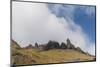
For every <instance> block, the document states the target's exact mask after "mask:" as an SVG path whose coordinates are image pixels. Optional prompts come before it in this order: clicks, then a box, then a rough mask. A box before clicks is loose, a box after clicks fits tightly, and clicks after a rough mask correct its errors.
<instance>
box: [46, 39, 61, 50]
mask: <svg viewBox="0 0 100 67" xmlns="http://www.w3.org/2000/svg"><path fill="white" fill-rule="evenodd" d="M59 48H60V46H59V43H58V42H56V41H49V42H48V44H47V45H46V46H45V50H49V49H59Z"/></svg>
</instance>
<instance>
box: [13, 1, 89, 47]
mask: <svg viewBox="0 0 100 67" xmlns="http://www.w3.org/2000/svg"><path fill="white" fill-rule="evenodd" d="M12 5H13V7H12V15H13V16H12V38H13V39H14V40H15V41H17V42H18V43H19V44H20V46H22V47H25V46H27V45H28V44H30V43H31V44H33V45H34V43H35V42H38V43H39V44H42V43H47V42H48V41H49V40H55V41H58V42H59V43H61V42H63V41H64V42H66V39H67V38H69V39H70V40H71V42H72V43H73V44H74V45H75V46H79V47H81V48H82V49H84V48H85V47H86V44H87V43H88V42H87V41H88V40H87V39H88V38H87V37H86V35H85V34H84V33H83V32H82V29H81V27H80V26H79V25H77V24H75V23H74V22H73V20H71V19H70V18H69V20H68V21H66V20H65V19H64V18H63V17H61V18H58V17H56V15H54V14H52V13H51V12H50V10H49V9H48V8H47V5H46V4H42V3H26V2H13V3H12Z"/></svg>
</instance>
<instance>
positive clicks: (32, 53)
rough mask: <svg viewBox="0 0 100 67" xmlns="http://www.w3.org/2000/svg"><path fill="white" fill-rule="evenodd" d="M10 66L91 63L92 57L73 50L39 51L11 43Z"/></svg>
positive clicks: (31, 47) (93, 58)
mask: <svg viewBox="0 0 100 67" xmlns="http://www.w3.org/2000/svg"><path fill="white" fill-rule="evenodd" d="M11 46H12V64H15V65H27V64H48V63H62V62H77V61H93V60H95V57H94V56H91V55H89V54H87V53H84V52H81V51H79V50H75V49H49V50H39V49H38V48H35V47H33V46H30V48H29V46H28V48H21V47H20V46H18V44H17V43H16V42H15V41H12V45H11Z"/></svg>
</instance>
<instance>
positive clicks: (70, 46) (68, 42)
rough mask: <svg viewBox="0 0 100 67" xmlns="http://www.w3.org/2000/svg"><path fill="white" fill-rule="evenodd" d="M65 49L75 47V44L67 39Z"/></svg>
mask: <svg viewBox="0 0 100 67" xmlns="http://www.w3.org/2000/svg"><path fill="white" fill-rule="evenodd" d="M67 49H75V46H74V45H73V44H72V43H71V42H70V40H69V39H67Z"/></svg>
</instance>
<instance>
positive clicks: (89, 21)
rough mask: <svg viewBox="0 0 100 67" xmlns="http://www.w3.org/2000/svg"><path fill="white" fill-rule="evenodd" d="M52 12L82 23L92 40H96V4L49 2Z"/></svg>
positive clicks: (84, 30) (78, 23)
mask: <svg viewBox="0 0 100 67" xmlns="http://www.w3.org/2000/svg"><path fill="white" fill-rule="evenodd" d="M48 7H49V9H50V10H51V13H53V14H55V15H56V16H57V17H64V18H65V19H66V20H68V18H71V19H72V20H73V21H74V22H75V24H77V25H80V26H81V28H82V31H83V32H84V33H85V34H86V35H87V37H88V38H89V40H90V41H91V42H95V34H96V32H95V23H96V21H95V6H81V5H63V4H62V5H61V4H49V5H48Z"/></svg>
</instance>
